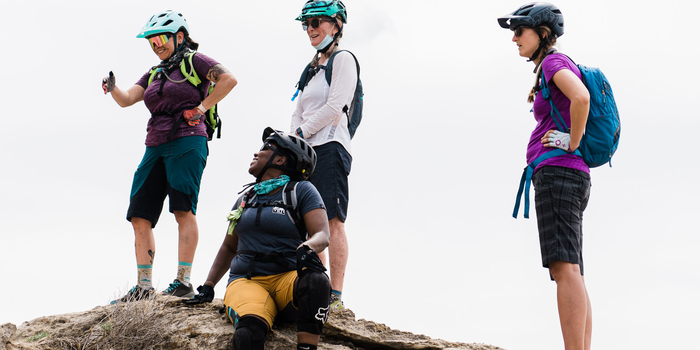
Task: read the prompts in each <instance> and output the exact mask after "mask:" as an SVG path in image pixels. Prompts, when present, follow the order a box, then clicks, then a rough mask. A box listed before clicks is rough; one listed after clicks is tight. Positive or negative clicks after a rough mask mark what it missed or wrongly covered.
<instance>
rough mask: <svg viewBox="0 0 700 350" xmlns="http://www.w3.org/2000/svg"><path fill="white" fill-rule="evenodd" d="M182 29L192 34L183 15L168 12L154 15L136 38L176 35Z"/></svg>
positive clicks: (171, 11)
mask: <svg viewBox="0 0 700 350" xmlns="http://www.w3.org/2000/svg"><path fill="white" fill-rule="evenodd" d="M181 28H184V29H185V32H186V34H189V33H190V27H189V26H188V25H187V21H186V20H185V17H184V16H183V15H182V13H180V12H177V11H173V10H167V11H165V12H159V13H156V14H155V15H153V16H152V17H151V19H149V20H148V22H146V24H145V25H144V26H143V28H141V32H140V33H139V34H138V35H137V36H136V37H137V38H145V37H148V36H151V35H153V34H158V33H172V34H175V33H177V32H178V31H180V29H181Z"/></svg>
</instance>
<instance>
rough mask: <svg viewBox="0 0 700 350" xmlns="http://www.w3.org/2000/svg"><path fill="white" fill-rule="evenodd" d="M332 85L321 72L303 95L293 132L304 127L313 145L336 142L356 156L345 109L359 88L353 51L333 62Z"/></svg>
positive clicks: (344, 53) (311, 80) (309, 141)
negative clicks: (357, 87)
mask: <svg viewBox="0 0 700 350" xmlns="http://www.w3.org/2000/svg"><path fill="white" fill-rule="evenodd" d="M332 77H333V78H332V79H331V85H330V86H329V85H328V82H327V81H326V76H325V71H324V70H320V71H319V72H318V73H317V74H316V75H314V76H313V78H311V79H310V80H309V83H308V84H307V85H306V87H305V88H304V90H303V91H301V92H300V93H299V96H298V101H297V106H296V109H295V110H294V113H293V114H292V124H291V132H292V133H295V132H296V129H297V128H299V127H300V128H301V131H302V133H303V135H304V139H305V140H306V141H307V142H308V143H309V144H310V145H311V146H320V145H323V144H325V143H328V142H332V141H336V142H340V144H342V145H343V147H344V148H345V150H346V151H347V152H348V153H349V154H352V151H351V148H350V132H349V131H348V118H347V116H346V115H345V113H344V112H343V107H345V106H346V105H347V106H348V107H350V104H351V103H352V98H353V96H354V94H355V85H357V66H356V65H355V59H354V58H353V57H352V54H350V53H349V52H340V53H338V54H336V56H335V58H334V59H333V73H332Z"/></svg>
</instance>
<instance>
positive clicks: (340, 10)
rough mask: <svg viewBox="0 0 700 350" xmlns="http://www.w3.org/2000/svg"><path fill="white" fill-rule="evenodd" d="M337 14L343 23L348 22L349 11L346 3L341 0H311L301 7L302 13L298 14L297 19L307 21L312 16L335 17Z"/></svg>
mask: <svg viewBox="0 0 700 350" xmlns="http://www.w3.org/2000/svg"><path fill="white" fill-rule="evenodd" d="M336 15H337V17H338V18H340V20H341V21H342V22H343V23H348V13H347V10H346V9H345V5H344V4H343V2H342V1H339V0H309V1H307V2H306V3H305V4H304V7H303V8H302V9H301V14H300V15H299V16H297V18H296V20H297V21H302V22H303V21H305V20H306V19H307V18H311V17H321V16H327V17H333V18H335V17H336Z"/></svg>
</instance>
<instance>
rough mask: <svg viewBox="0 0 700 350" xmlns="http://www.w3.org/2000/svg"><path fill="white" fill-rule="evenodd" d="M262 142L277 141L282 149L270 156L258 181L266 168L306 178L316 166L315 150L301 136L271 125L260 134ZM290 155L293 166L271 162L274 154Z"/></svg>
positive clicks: (297, 177) (298, 178) (299, 178)
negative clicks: (276, 128)
mask: <svg viewBox="0 0 700 350" xmlns="http://www.w3.org/2000/svg"><path fill="white" fill-rule="evenodd" d="M262 140H263V142H268V141H270V140H272V141H275V143H277V145H278V148H281V149H282V150H283V151H282V152H280V150H279V149H278V150H275V153H274V154H273V155H272V156H271V157H270V160H269V161H268V162H267V164H266V165H265V168H263V170H262V171H261V172H260V175H258V181H259V180H260V178H261V177H262V175H263V174H264V173H265V171H267V168H278V169H282V170H285V171H288V172H290V174H289V177H291V178H292V179H295V180H308V179H309V177H310V176H311V174H312V173H313V172H314V168H316V160H317V157H316V151H314V149H313V148H312V147H311V146H310V145H309V144H308V143H307V142H306V141H305V140H304V139H302V138H300V137H298V136H296V135H291V134H287V133H285V132H283V131H279V130H275V129H273V128H271V127H269V126H268V127H267V128H265V131H263V135H262ZM280 153H281V155H283V156H290V157H291V158H292V162H291V163H293V164H292V165H293V167H284V166H277V165H274V164H272V160H273V159H274V158H275V155H277V154H280Z"/></svg>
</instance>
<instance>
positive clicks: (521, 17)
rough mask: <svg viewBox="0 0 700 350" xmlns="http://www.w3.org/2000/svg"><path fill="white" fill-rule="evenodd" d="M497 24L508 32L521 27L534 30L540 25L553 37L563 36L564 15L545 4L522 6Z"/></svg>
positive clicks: (534, 3)
mask: <svg viewBox="0 0 700 350" xmlns="http://www.w3.org/2000/svg"><path fill="white" fill-rule="evenodd" d="M498 24H500V25H501V27H503V28H506V29H510V30H515V29H516V28H518V27H523V26H524V27H529V28H533V29H536V28H537V27H538V26H540V25H546V26H548V27H549V28H550V29H551V30H552V33H553V34H554V36H555V37H557V38H558V37H560V36H562V35H564V15H562V14H561V10H559V8H557V7H556V6H554V5H552V4H550V3H547V2H533V3H530V4H527V5H523V6H521V7H520V8H519V9H517V10H515V12H513V13H510V14H507V15H505V16H503V17H501V18H499V19H498Z"/></svg>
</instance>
